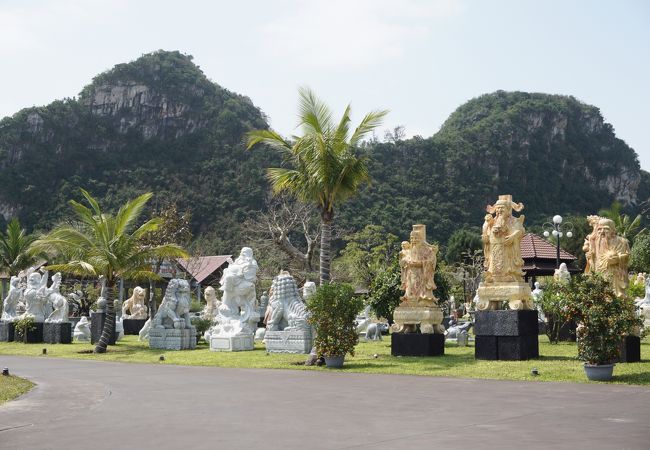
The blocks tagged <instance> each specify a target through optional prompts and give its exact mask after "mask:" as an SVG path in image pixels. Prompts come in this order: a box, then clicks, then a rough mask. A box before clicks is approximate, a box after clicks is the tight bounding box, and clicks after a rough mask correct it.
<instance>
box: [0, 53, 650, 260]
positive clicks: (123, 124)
mask: <svg viewBox="0 0 650 450" xmlns="http://www.w3.org/2000/svg"><path fill="white" fill-rule="evenodd" d="M260 76H263V75H260ZM387 106H390V105H387ZM266 128H267V122H266V120H265V117H264V115H263V113H262V112H261V111H260V110H259V109H258V108H257V107H255V106H254V105H253V103H252V102H251V100H250V99H248V98H247V97H245V96H242V95H238V94H235V93H232V92H230V91H228V90H226V89H224V88H222V87H220V86H219V85H217V84H215V83H213V82H211V81H210V80H208V79H207V78H206V77H205V75H204V74H203V72H201V70H200V69H199V68H198V67H197V66H196V65H195V64H194V62H193V61H192V58H191V56H188V55H184V54H182V53H180V52H166V51H157V52H154V53H150V54H147V55H143V56H142V57H141V58H139V59H137V60H135V61H132V62H129V63H126V64H118V65H117V66H115V67H114V68H113V69H111V70H109V71H107V72H105V73H103V74H99V75H98V76H96V77H95V78H94V79H93V81H92V83H91V84H90V85H88V86H86V87H85V88H84V89H83V90H82V92H81V94H80V96H79V99H64V100H60V101H55V102H53V103H51V104H49V105H47V106H43V107H34V108H27V109H24V110H22V111H19V112H18V113H16V114H15V115H14V116H12V117H6V118H4V119H2V120H1V121H0V206H2V209H3V211H5V212H6V216H7V217H12V216H18V217H19V218H20V221H21V223H22V224H23V225H24V226H25V227H26V228H27V230H28V231H30V232H31V231H33V230H43V231H47V230H49V229H50V228H52V226H53V225H54V224H55V223H56V222H58V221H59V220H60V219H61V218H62V217H63V216H64V213H65V211H66V209H67V206H66V202H67V201H68V200H69V199H70V198H73V199H76V200H80V199H81V198H80V195H79V188H85V189H87V190H88V191H89V192H90V193H92V195H93V196H95V197H97V198H98V199H100V200H101V201H102V204H105V205H106V206H107V207H108V208H115V207H117V206H118V205H120V204H122V203H124V202H125V201H126V200H128V199H129V198H134V197H136V196H137V195H140V194H142V193H144V192H149V191H151V192H154V193H155V197H154V198H153V200H152V205H151V207H152V208H156V207H160V206H161V205H166V204H170V203H175V204H176V205H178V207H179V208H180V209H181V210H186V209H189V210H190V212H191V214H192V233H193V235H194V236H195V242H194V243H193V244H192V246H193V247H194V249H195V250H197V251H198V252H199V253H202V254H209V253H221V254H225V253H233V252H235V251H237V249H238V248H239V247H241V246H242V245H243V244H244V243H245V242H243V241H244V238H243V235H242V228H243V224H244V222H245V221H246V220H247V219H250V218H254V217H256V216H257V215H258V213H259V211H262V210H264V209H265V208H266V203H265V200H266V198H267V196H268V195H269V194H268V193H269V185H268V183H267V181H266V180H265V178H264V174H265V171H266V169H267V168H269V167H282V160H281V158H280V157H279V156H278V154H277V153H276V152H272V151H254V152H245V151H244V148H245V144H244V139H245V133H246V132H248V131H250V130H252V129H266ZM360 152H361V156H363V157H367V158H368V168H369V174H370V177H371V179H372V183H371V184H370V185H369V186H366V187H363V188H362V189H361V191H360V194H359V195H358V196H357V197H355V198H353V199H351V200H350V201H349V202H346V203H344V204H342V205H341V208H339V209H338V211H337V213H336V214H337V216H336V222H337V224H339V225H340V227H341V229H342V230H345V233H346V234H351V233H354V232H359V231H361V230H363V229H364V227H365V226H366V225H381V226H382V227H383V228H384V229H385V231H386V232H388V233H392V234H394V235H396V236H397V237H398V238H399V239H400V240H401V239H404V238H406V237H407V233H408V232H409V230H410V229H411V225H412V224H413V223H418V222H419V223H424V224H426V225H427V230H428V235H429V240H430V241H437V242H440V243H443V244H444V243H446V242H447V241H448V239H449V237H450V236H451V235H452V233H453V232H454V231H455V230H458V229H461V228H462V229H466V230H468V231H469V232H476V233H478V232H479V227H480V225H481V223H482V219H483V214H484V207H485V205H486V204H488V203H491V202H494V200H495V199H496V196H497V195H499V194H505V193H512V194H513V195H514V197H515V200H516V201H521V202H523V203H524V204H525V205H526V209H525V210H524V213H525V214H526V226H527V227H528V228H530V229H534V228H535V227H536V226H539V225H541V224H542V223H543V222H545V221H548V220H549V219H550V217H552V215H554V214H558V213H559V214H562V215H563V216H565V217H566V216H569V215H577V216H584V215H586V214H593V213H596V212H597V211H598V210H599V209H601V208H606V207H609V206H610V205H611V204H612V202H613V201H614V200H615V199H616V198H615V197H616V196H617V195H618V196H620V197H621V200H622V201H623V203H624V204H625V212H626V213H630V214H633V215H631V217H634V216H635V215H636V213H638V212H639V211H637V210H636V209H638V208H635V207H634V204H635V203H634V202H635V201H636V204H641V203H642V201H645V200H646V198H648V197H649V196H650V194H649V193H650V175H648V174H647V173H646V172H644V171H641V170H640V169H639V163H638V160H637V156H636V153H635V152H634V150H632V149H631V148H630V147H628V146H627V145H626V144H625V143H624V142H623V141H622V140H620V139H618V138H616V136H615V134H614V130H613V127H612V126H611V125H610V124H607V123H605V122H604V121H603V118H602V116H601V114H600V112H599V110H598V108H596V107H594V106H589V105H586V104H583V103H581V102H579V101H578V100H576V99H575V98H573V97H568V96H559V95H547V94H530V93H524V92H503V91H498V92H495V93H492V94H486V95H483V96H481V97H478V98H475V99H472V100H470V101H469V102H467V103H465V104H464V105H462V106H460V107H459V108H458V109H457V110H456V111H455V112H454V113H453V114H451V116H450V117H449V119H448V120H447V121H446V122H445V124H444V125H443V127H442V128H441V130H440V131H439V132H438V133H436V134H435V135H434V136H432V137H429V138H421V137H415V138H412V139H406V140H403V139H401V138H394V139H390V140H389V142H384V143H380V142H374V141H373V142H367V143H365V144H364V145H363V146H362V148H361V149H360ZM4 221H5V220H4V219H3V218H2V216H0V229H4V227H5V225H6V224H5V223H3V222H4ZM340 248H342V242H341V241H334V242H333V250H334V251H338V250H340Z"/></svg>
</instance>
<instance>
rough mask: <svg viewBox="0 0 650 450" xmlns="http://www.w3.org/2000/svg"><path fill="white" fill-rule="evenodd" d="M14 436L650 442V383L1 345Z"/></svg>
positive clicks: (269, 441)
mask: <svg viewBox="0 0 650 450" xmlns="http://www.w3.org/2000/svg"><path fill="white" fill-rule="evenodd" d="M0 366H8V367H10V368H11V371H12V373H14V374H16V375H20V376H24V377H27V378H29V379H31V380H33V381H35V382H36V383H38V386H37V387H36V388H35V389H34V390H33V391H32V392H30V393H29V394H27V395H26V396H24V397H22V398H21V399H19V400H17V401H14V402H9V403H8V404H6V405H5V406H1V407H0V448H1V449H25V450H36V449H79V450H81V449H84V450H85V449H90V450H103V449H110V450H116V449H140V450H144V449H156V450H163V449H182V450H193V449H210V450H213V449H247V450H253V449H258V448H259V449H265V450H268V449H307V450H316V449H377V448H393V449H401V448H419V449H425V448H444V449H492V448H494V449H542V448H543V449H550V448H553V449H571V450H576V449H583V448H589V449H592V450H596V449H608V450H609V449H645V450H647V449H650V420H649V417H650V389H648V388H643V387H630V386H615V385H596V384H589V385H585V384H582V385H580V384H563V383H530V382H510V381H486V380H466V379H450V378H427V377H412V376H392V375H365V374H352V373H343V372H335V371H331V372H303V371H283V370H256V369H226V368H218V367H184V366H171V365H164V364H161V365H140V364H121V363H109V362H96V361H79V360H65V359H54V358H24V357H10V356H2V355H0Z"/></svg>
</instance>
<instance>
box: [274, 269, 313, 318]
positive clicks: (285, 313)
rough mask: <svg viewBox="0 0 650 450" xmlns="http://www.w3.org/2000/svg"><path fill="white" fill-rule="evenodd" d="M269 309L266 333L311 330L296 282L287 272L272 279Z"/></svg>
mask: <svg viewBox="0 0 650 450" xmlns="http://www.w3.org/2000/svg"><path fill="white" fill-rule="evenodd" d="M269 308H270V312H269V314H268V316H267V317H268V318H267V322H266V330H267V331H283V330H284V331H309V330H311V327H310V325H309V324H308V323H307V317H308V315H309V314H308V312H307V308H306V307H305V304H304V303H303V301H302V299H301V298H300V294H299V291H298V286H297V285H296V280H294V279H293V277H292V276H291V275H290V274H289V272H285V271H282V272H280V274H279V275H278V276H276V277H275V278H274V279H273V284H272V286H271V297H270V300H269Z"/></svg>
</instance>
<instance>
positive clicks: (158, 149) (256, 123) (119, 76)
mask: <svg viewBox="0 0 650 450" xmlns="http://www.w3.org/2000/svg"><path fill="white" fill-rule="evenodd" d="M266 126H267V124H266V121H265V119H264V117H263V115H262V113H261V112H260V111H259V109H258V108H256V107H255V106H254V105H253V103H252V102H251V100H250V99H248V98H247V97H244V96H241V95H238V94H235V93H232V92H230V91H228V90H226V89H224V88H222V87H220V86H218V85H217V84H215V83H213V82H211V81H210V80H208V79H207V78H206V77H205V75H204V74H203V72H201V70H200V69H199V68H198V67H197V66H196V65H195V64H194V63H193V62H192V58H191V57H190V56H186V55H183V54H181V53H179V52H163V51H159V52H155V53H152V54H148V55H144V56H142V57H141V58H139V59H138V60H136V61H134V62H131V63H128V64H119V65H117V66H115V67H114V68H113V69H112V70H110V71H108V72H106V73H102V74H100V75H98V76H97V77H95V78H94V79H93V81H92V83H91V84H90V85H88V86H86V87H85V88H84V89H83V90H82V92H81V93H80V95H79V97H78V98H77V99H66V100H62V101H56V102H53V103H51V104H50V105H47V106H44V107H37V108H28V109H24V110H22V111H20V112H18V113H17V114H15V115H14V116H13V117H8V118H5V119H3V120H2V121H1V122H0V212H1V213H2V215H3V216H4V218H5V220H7V219H8V218H9V217H10V216H13V215H18V216H19V217H20V219H21V221H22V222H23V223H24V224H25V225H27V226H28V227H29V228H36V229H48V228H50V227H51V226H52V225H53V223H54V222H56V221H57V220H59V219H60V218H61V217H62V216H63V215H64V214H65V212H66V211H67V210H68V209H69V208H68V206H67V204H66V202H67V200H68V199H70V198H79V197H80V194H79V187H84V188H86V189H87V190H89V191H90V192H91V193H93V195H95V196H96V197H99V198H100V199H103V200H104V201H105V202H107V203H108V205H110V206H116V205H119V204H121V203H122V202H124V201H125V200H126V199H128V198H133V197H134V196H135V195H137V194H140V193H142V192H145V191H147V190H153V191H154V192H155V194H156V196H155V198H154V200H153V201H152V204H155V203H156V202H159V203H164V202H167V201H175V202H176V203H177V204H178V206H179V209H184V208H186V207H189V208H190V209H191V211H192V215H193V224H192V225H193V229H194V230H193V231H194V233H195V235H203V236H204V238H205V239H206V240H207V241H210V242H211V247H212V248H211V249H207V250H212V251H219V249H220V248H224V247H226V248H227V249H228V250H225V249H224V250H222V251H223V252H225V251H229V249H230V247H229V244H230V243H232V242H235V241H237V240H238V237H239V231H240V229H239V224H240V223H241V222H242V221H243V220H244V219H245V218H246V217H248V216H249V215H250V214H251V213H252V212H253V211H257V210H260V209H261V208H262V207H263V205H264V200H265V197H266V193H267V188H266V182H265V180H264V178H263V171H264V168H265V167H267V166H269V165H271V164H277V157H276V155H275V154H274V153H273V152H269V151H267V152H265V151H259V152H247V151H245V150H244V148H245V147H244V145H243V142H242V136H243V134H244V132H246V131H247V130H249V129H251V128H264V127H266Z"/></svg>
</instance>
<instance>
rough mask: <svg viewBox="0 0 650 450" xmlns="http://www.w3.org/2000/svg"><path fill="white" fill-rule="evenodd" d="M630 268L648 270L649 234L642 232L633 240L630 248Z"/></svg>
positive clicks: (649, 268)
mask: <svg viewBox="0 0 650 450" xmlns="http://www.w3.org/2000/svg"><path fill="white" fill-rule="evenodd" d="M630 269H631V270H634V271H636V272H650V234H648V233H644V234H642V235H641V236H638V237H637V238H636V239H635V240H634V244H633V245H632V250H630Z"/></svg>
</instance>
